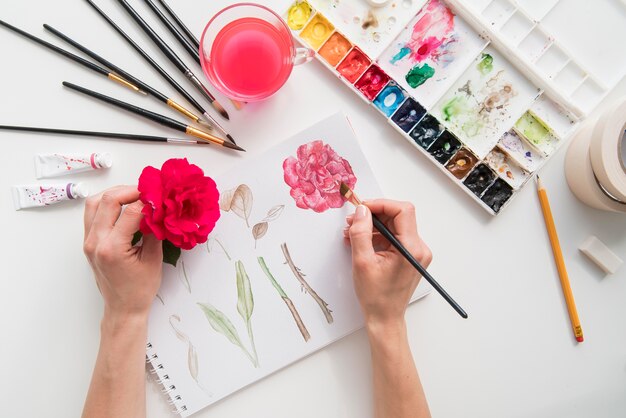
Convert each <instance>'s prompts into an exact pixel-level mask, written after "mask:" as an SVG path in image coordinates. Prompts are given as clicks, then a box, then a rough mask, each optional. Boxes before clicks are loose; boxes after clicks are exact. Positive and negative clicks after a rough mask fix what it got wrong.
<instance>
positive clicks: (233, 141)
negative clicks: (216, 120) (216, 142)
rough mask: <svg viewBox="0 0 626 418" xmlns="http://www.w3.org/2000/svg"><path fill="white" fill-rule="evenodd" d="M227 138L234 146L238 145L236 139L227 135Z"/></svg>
mask: <svg viewBox="0 0 626 418" xmlns="http://www.w3.org/2000/svg"><path fill="white" fill-rule="evenodd" d="M226 138H228V139H229V140H230V142H232V143H233V144H235V145H237V143H236V142H235V138H233V137H232V136H231V135H230V134H226Z"/></svg>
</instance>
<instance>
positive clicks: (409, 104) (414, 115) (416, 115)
mask: <svg viewBox="0 0 626 418" xmlns="http://www.w3.org/2000/svg"><path fill="white" fill-rule="evenodd" d="M425 114H426V109H424V108H423V107H422V105H420V104H419V103H418V102H416V101H415V100H413V99H412V98H408V99H407V100H406V101H405V102H404V103H403V104H402V106H400V109H398V111H397V112H396V113H395V114H394V115H393V116H392V117H391V120H392V121H393V122H394V123H395V124H396V125H398V127H399V128H400V129H402V130H403V131H404V132H409V131H410V130H411V129H413V127H414V126H415V125H417V122H419V121H420V120H421V119H422V117H423V116H424V115H425Z"/></svg>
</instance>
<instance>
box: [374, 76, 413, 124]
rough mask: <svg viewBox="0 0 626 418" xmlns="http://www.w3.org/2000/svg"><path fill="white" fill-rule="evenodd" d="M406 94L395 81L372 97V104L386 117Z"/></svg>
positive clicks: (400, 102) (398, 105) (395, 108)
mask: <svg viewBox="0 0 626 418" xmlns="http://www.w3.org/2000/svg"><path fill="white" fill-rule="evenodd" d="M404 99H406V94H405V92H404V90H402V89H401V88H400V87H398V85H397V84H396V83H393V82H391V83H389V84H388V85H387V87H385V88H384V89H383V90H382V91H381V92H380V93H379V94H378V96H376V99H374V105H375V106H376V107H377V108H378V109H379V110H380V111H381V112H383V114H384V115H385V116H387V117H391V115H393V113H394V112H395V111H396V110H398V108H399V107H400V105H401V104H402V102H404Z"/></svg>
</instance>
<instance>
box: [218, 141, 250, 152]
mask: <svg viewBox="0 0 626 418" xmlns="http://www.w3.org/2000/svg"><path fill="white" fill-rule="evenodd" d="M222 145H223V146H225V147H226V148H230V149H234V150H237V151H243V152H246V150H245V149H243V148H241V147H240V146H238V145H235V144H231V143H230V142H226V141H224V143H223V144H222Z"/></svg>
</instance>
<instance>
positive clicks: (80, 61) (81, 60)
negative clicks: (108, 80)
mask: <svg viewBox="0 0 626 418" xmlns="http://www.w3.org/2000/svg"><path fill="white" fill-rule="evenodd" d="M0 25H2V26H4V27H5V28H7V29H9V30H11V31H13V32H15V33H18V34H20V35H22V36H24V37H26V38H28V39H30V40H31V41H34V42H36V43H38V44H39V45H42V46H44V47H46V48H48V49H50V50H52V51H54V52H56V53H58V54H61V55H63V56H64V57H66V58H69V59H70V60H72V61H74V62H76V63H78V64H81V65H83V66H85V67H87V68H89V69H90V70H93V71H95V72H97V73H100V74H102V75H104V76H107V77H108V75H109V72H108V71H107V70H105V69H104V68H102V67H100V66H99V65H96V64H94V63H93V62H90V61H87V60H86V59H84V58H81V57H79V56H78V55H74V54H72V53H71V52H68V51H66V50H64V49H62V48H59V47H58V46H56V45H53V44H51V43H50V42H46V41H44V40H43V39H40V38H38V37H36V36H35V35H31V34H30V33H28V32H24V31H23V30H21V29H18V28H16V27H15V26H13V25H10V24H8V23H6V22H4V21H2V20H0Z"/></svg>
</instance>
